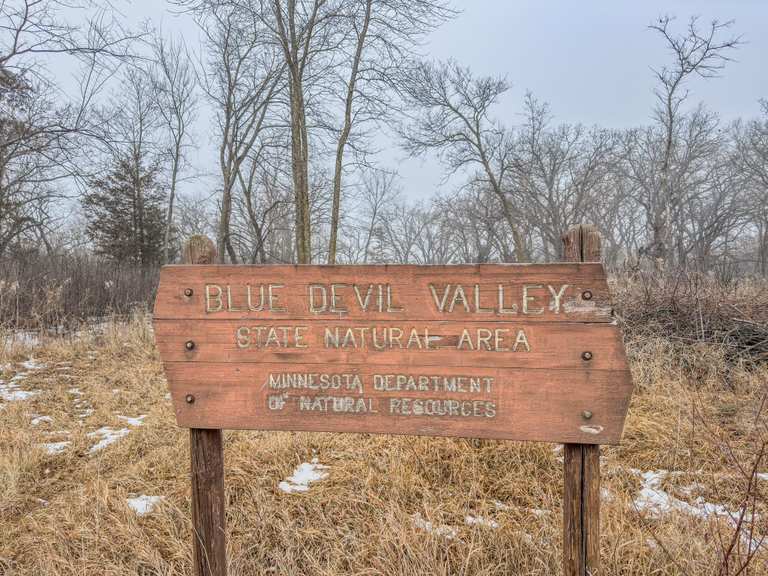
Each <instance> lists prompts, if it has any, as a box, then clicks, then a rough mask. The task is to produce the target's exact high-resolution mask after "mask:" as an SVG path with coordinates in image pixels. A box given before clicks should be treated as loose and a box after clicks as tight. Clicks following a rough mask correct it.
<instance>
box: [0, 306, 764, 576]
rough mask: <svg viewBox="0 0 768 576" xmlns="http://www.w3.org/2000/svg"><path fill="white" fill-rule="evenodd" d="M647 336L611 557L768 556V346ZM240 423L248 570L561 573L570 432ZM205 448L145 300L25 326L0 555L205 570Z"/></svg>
mask: <svg viewBox="0 0 768 576" xmlns="http://www.w3.org/2000/svg"><path fill="white" fill-rule="evenodd" d="M628 350H629V356H630V360H631V365H632V370H633V376H634V380H635V386H636V390H635V395H634V397H633V400H632V404H631V407H630V413H629V416H628V419H627V423H626V428H625V433H624V438H623V443H622V445H621V446H620V447H605V448H603V449H602V472H603V483H602V486H603V488H602V519H601V526H602V533H603V537H602V542H601V546H602V553H601V556H602V562H603V573H604V574H607V575H614V574H615V575H618V574H622V575H641V574H642V575H647V574H659V575H683V574H688V575H699V574H723V575H726V574H738V573H741V574H744V575H745V576H746V575H753V576H755V575H761V574H768V539H766V540H763V538H764V536H765V535H766V534H768V505H766V494H768V472H767V470H768V465H767V464H766V459H765V454H764V453H763V452H761V450H762V451H764V450H765V447H766V439H768V430H767V426H766V420H768V417H766V413H767V412H766V410H768V407H763V404H764V402H765V398H766V390H767V389H768V368H767V367H765V366H762V367H761V366H760V365H757V366H755V365H747V364H744V363H740V362H733V361H729V360H726V359H725V358H724V357H722V351H721V350H720V349H719V348H717V347H715V346H710V345H706V344H700V345H698V344H697V345H690V344H687V345H681V344H679V343H675V342H672V341H670V340H666V339H663V338H657V339H656V338H643V339H642V340H636V341H631V342H628ZM225 442H226V447H225V461H226V466H225V470H226V489H227V500H228V502H227V506H228V508H227V523H228V557H229V562H230V573H231V574H233V575H256V574H291V575H293V574H296V575H303V574H311V575H321V574H322V575H332V574H334V575H335V574H359V575H366V576H369V575H378V574H381V575H409V576H410V575H415V574H424V575H427V574H429V575H433V574H438V575H449V574H450V575H459V574H466V575H470V574H471V575H491V574H535V575H550V574H558V573H560V561H561V539H562V536H561V532H562V521H561V487H562V453H561V448H560V447H559V446H557V445H552V444H535V443H526V444H523V443H514V442H497V441H478V440H471V439H468V440H455V439H440V438H438V439H430V438H414V437H400V436H373V435H333V434H307V433H276V432H227V433H226V435H225ZM188 465H189V453H188V440H187V433H186V431H185V430H182V429H179V428H177V427H176V424H175V419H174V415H173V410H172V407H171V403H170V400H169V398H168V396H167V390H166V386H165V380H164V377H163V373H162V367H161V365H160V363H159V360H158V357H157V353H156V351H155V348H154V344H153V337H152V333H151V329H150V324H149V322H148V319H147V318H146V317H143V316H137V317H135V318H133V319H131V320H130V321H123V322H114V323H111V324H106V325H100V326H98V327H95V328H92V329H88V330H84V331H82V332H80V333H78V334H77V335H74V336H70V337H67V338H56V339H51V340H46V341H44V342H36V341H34V339H27V340H26V341H21V342H20V341H18V340H13V339H8V338H6V346H5V348H4V350H0V530H2V534H3V536H2V538H0V575H3V576H7V575H14V576H16V575H19V576H21V575H25V576H26V575H35V576H38V575H49V574H50V575H62V576H63V575H73V576H74V575H79V576H84V575H139V576H149V575H163V576H170V575H175V574H190V570H191V561H190V554H191V552H190V541H191V533H190V520H189V518H190V515H189V475H188ZM747 561H748V562H747ZM745 563H746V567H744V565H745Z"/></svg>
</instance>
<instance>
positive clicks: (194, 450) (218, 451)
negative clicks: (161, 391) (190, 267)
mask: <svg viewBox="0 0 768 576" xmlns="http://www.w3.org/2000/svg"><path fill="white" fill-rule="evenodd" d="M215 259H216V247H215V246H214V244H213V242H212V241H211V240H210V239H209V238H208V237H206V236H192V237H191V238H190V239H189V240H188V241H187V244H186V245H185V246H184V263H185V264H213V263H214V262H215ZM189 452H190V473H191V477H192V530H193V542H192V562H193V565H194V566H193V567H194V574H195V576H226V574H227V554H226V537H225V536H226V535H225V529H226V513H225V500H224V445H223V435H222V431H221V430H204V429H200V428H190V430H189Z"/></svg>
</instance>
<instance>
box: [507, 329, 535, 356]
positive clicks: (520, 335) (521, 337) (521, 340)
mask: <svg viewBox="0 0 768 576" xmlns="http://www.w3.org/2000/svg"><path fill="white" fill-rule="evenodd" d="M520 344H522V345H523V346H525V351H526V352H530V351H531V345H530V344H528V337H527V336H526V335H525V330H518V331H517V338H515V345H514V346H513V347H512V352H517V347H518V345H520Z"/></svg>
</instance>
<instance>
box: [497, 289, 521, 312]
mask: <svg viewBox="0 0 768 576" xmlns="http://www.w3.org/2000/svg"><path fill="white" fill-rule="evenodd" d="M499 314H517V304H512V308H504V285H503V284H499Z"/></svg>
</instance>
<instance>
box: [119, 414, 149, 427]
mask: <svg viewBox="0 0 768 576" xmlns="http://www.w3.org/2000/svg"><path fill="white" fill-rule="evenodd" d="M146 417H147V415H146V414H142V415H141V416H136V417H135V418H131V417H130V416H121V415H119V414H118V415H117V419H118V420H122V421H123V422H125V423H126V424H128V426H141V425H142V424H144V422H143V420H144V418H146Z"/></svg>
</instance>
